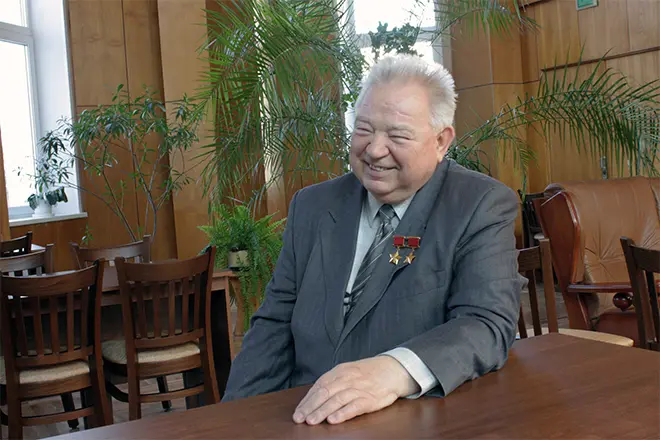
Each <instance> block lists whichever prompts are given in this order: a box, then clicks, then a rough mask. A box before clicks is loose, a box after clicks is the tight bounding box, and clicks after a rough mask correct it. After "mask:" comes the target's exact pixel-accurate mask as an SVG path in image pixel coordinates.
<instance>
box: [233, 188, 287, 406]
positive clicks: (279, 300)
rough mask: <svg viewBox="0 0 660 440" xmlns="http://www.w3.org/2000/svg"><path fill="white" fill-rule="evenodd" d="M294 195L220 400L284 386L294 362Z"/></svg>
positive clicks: (252, 394) (270, 390)
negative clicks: (259, 300)
mask: <svg viewBox="0 0 660 440" xmlns="http://www.w3.org/2000/svg"><path fill="white" fill-rule="evenodd" d="M296 198H297V194H296V196H294V197H293V199H292V200H291V204H290V206H289V215H288V218H287V223H286V227H285V230H284V235H283V245H282V251H281V252H280V256H279V258H278V260H277V264H276V266H275V271H274V272H273V278H272V279H271V281H270V283H268V286H266V294H265V299H264V302H263V303H262V305H261V307H259V310H258V311H257V312H256V313H255V314H254V315H253V317H252V321H251V328H250V330H249V331H248V332H247V334H246V335H245V337H244V338H243V345H242V347H241V351H240V353H239V354H238V356H237V357H236V359H234V361H233V363H232V366H231V370H230V373H229V379H228V381H227V388H226V391H225V395H224V397H223V399H222V401H223V402H226V401H230V400H235V399H240V398H243V397H249V396H255V395H258V394H264V393H268V392H272V391H278V390H281V389H284V388H287V387H288V383H289V377H290V375H291V373H292V371H293V367H294V365H295V352H294V346H293V337H292V335H291V315H292V313H293V307H294V305H295V303H296V289H297V287H296V258H295V251H294V243H293V237H294V236H295V232H294V231H295V220H296V214H295V205H296Z"/></svg>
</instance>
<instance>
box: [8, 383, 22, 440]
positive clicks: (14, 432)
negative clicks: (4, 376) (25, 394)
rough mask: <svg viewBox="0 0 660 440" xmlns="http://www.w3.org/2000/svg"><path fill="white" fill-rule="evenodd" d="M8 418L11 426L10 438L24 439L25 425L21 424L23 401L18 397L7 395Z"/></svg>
mask: <svg viewBox="0 0 660 440" xmlns="http://www.w3.org/2000/svg"><path fill="white" fill-rule="evenodd" d="M7 417H8V419H9V420H8V422H9V423H8V425H9V438H10V439H19V440H20V439H22V438H23V425H22V423H21V401H20V400H19V399H18V396H17V395H15V396H12V395H10V393H7Z"/></svg>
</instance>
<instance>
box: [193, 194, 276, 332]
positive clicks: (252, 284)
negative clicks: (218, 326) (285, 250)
mask: <svg viewBox="0 0 660 440" xmlns="http://www.w3.org/2000/svg"><path fill="white" fill-rule="evenodd" d="M273 215H274V214H271V215H267V216H265V217H263V218H260V219H255V218H254V216H253V215H252V213H251V212H250V210H249V209H248V208H247V207H246V206H245V205H237V206H234V207H231V206H228V205H222V204H217V205H214V206H213V207H212V216H211V224H210V225H206V226H199V229H201V230H202V231H204V232H205V233H206V235H207V236H208V238H209V244H210V245H212V246H216V248H217V252H216V261H215V267H216V268H227V265H228V256H229V252H232V251H239V250H241V251H243V250H244V251H247V254H248V256H247V265H246V266H245V267H243V268H241V269H240V270H239V271H238V279H239V280H240V285H241V291H240V292H238V294H240V295H241V296H242V298H243V300H244V301H243V302H244V303H245V321H244V323H243V325H244V327H245V329H246V330H247V329H248V328H249V326H250V318H251V317H252V315H253V314H254V312H255V310H254V307H253V299H255V298H256V299H257V300H258V302H261V301H263V297H264V292H265V288H266V284H267V283H268V282H269V281H270V279H271V277H272V275H273V270H274V269H275V263H276V262H277V258H278V257H279V255H280V250H281V249H282V229H283V224H284V222H285V219H283V220H279V221H273Z"/></svg>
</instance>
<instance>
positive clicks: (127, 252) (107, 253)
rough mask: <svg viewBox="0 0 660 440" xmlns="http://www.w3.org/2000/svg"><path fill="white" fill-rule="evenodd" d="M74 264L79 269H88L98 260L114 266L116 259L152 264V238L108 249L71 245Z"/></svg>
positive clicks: (147, 237)
mask: <svg viewBox="0 0 660 440" xmlns="http://www.w3.org/2000/svg"><path fill="white" fill-rule="evenodd" d="M69 246H70V248H71V255H72V257H73V262H74V264H75V265H76V267H77V268H78V269H82V268H83V267H87V266H88V265H89V264H90V263H93V262H94V261H96V260H99V259H103V260H105V261H107V262H108V263H109V264H114V260H115V258H125V259H131V260H133V261H135V262H139V263H149V262H151V236H150V235H145V236H144V238H143V239H142V240H141V241H136V242H133V243H129V244H124V245H121V246H115V247H108V248H82V247H80V246H79V245H78V244H77V243H69Z"/></svg>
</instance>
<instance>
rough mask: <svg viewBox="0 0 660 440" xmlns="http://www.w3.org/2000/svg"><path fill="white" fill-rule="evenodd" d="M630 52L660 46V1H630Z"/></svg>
mask: <svg viewBox="0 0 660 440" xmlns="http://www.w3.org/2000/svg"><path fill="white" fill-rule="evenodd" d="M628 34H629V39H630V50H641V49H648V48H650V47H658V46H660V0H628Z"/></svg>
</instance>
